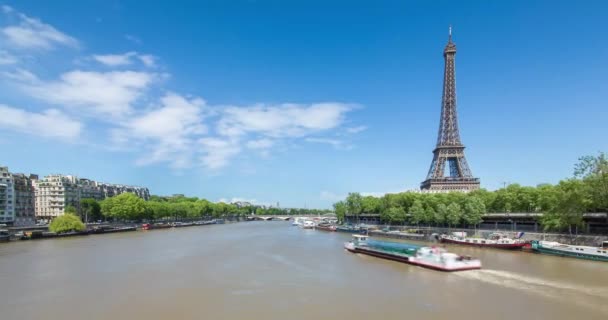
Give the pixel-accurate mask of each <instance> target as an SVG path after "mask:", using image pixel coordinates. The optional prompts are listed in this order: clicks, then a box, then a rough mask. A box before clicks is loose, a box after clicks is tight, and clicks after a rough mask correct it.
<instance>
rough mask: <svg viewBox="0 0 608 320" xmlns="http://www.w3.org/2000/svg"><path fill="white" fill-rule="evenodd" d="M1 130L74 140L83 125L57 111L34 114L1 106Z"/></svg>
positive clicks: (49, 110) (51, 110)
mask: <svg viewBox="0 0 608 320" xmlns="http://www.w3.org/2000/svg"><path fill="white" fill-rule="evenodd" d="M0 114H1V115H2V116H1V117H0V128H4V129H8V130H14V131H18V132H23V133H27V134H32V135H37V136H42V137H51V138H60V139H66V140H72V139H75V138H77V137H78V136H79V135H80V131H81V129H82V124H81V123H80V122H78V121H76V120H73V119H70V118H69V117H68V116H66V115H65V114H63V113H61V112H60V111H58V110H55V109H48V110H45V111H44V112H43V113H34V112H29V111H25V110H22V109H18V108H13V107H9V106H7V105H3V104H0Z"/></svg>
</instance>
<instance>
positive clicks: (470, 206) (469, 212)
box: [462, 196, 486, 227]
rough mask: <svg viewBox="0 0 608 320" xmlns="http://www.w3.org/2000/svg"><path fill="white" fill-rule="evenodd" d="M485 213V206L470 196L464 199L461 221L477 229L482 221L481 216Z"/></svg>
mask: <svg viewBox="0 0 608 320" xmlns="http://www.w3.org/2000/svg"><path fill="white" fill-rule="evenodd" d="M485 213H486V206H485V204H484V203H483V201H482V200H481V199H480V198H478V197H476V196H470V197H468V198H467V199H466V201H465V204H464V210H463V214H462V219H463V220H464V221H465V222H466V223H467V224H468V225H473V226H474V227H477V225H478V224H480V223H481V222H482V221H483V215H484V214H485Z"/></svg>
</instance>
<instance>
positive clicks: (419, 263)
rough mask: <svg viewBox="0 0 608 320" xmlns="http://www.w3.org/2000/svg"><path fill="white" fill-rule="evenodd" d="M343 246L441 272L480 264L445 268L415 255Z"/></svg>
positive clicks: (356, 251)
mask: <svg viewBox="0 0 608 320" xmlns="http://www.w3.org/2000/svg"><path fill="white" fill-rule="evenodd" d="M345 248H346V250H348V251H350V252H352V253H362V254H366V255H369V256H373V257H377V258H382V259H386V260H392V261H397V262H401V263H407V264H411V265H415V266H419V267H423V268H427V269H432V270H437V271H443V272H454V271H466V270H476V269H481V266H466V267H458V268H446V267H443V266H441V265H436V264H431V263H427V262H423V261H418V260H417V259H416V258H415V257H407V256H403V255H396V254H391V253H388V252H382V251H377V250H368V249H364V248H361V247H356V246H346V247H345Z"/></svg>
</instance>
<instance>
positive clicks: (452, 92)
mask: <svg viewBox="0 0 608 320" xmlns="http://www.w3.org/2000/svg"><path fill="white" fill-rule="evenodd" d="M455 56H456V45H455V44H454V42H452V26H450V30H449V38H448V44H447V45H446V46H445V50H444V51H443V58H444V60H445V69H444V74H443V95H442V97H441V118H440V120H439V133H438V134H437V148H442V147H464V146H463V145H462V143H461V141H460V131H459V130H458V112H457V110H456V68H455Z"/></svg>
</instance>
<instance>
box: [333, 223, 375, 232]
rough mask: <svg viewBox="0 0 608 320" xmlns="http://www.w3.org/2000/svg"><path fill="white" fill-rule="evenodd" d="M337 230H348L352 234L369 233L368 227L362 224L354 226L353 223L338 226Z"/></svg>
mask: <svg viewBox="0 0 608 320" xmlns="http://www.w3.org/2000/svg"><path fill="white" fill-rule="evenodd" d="M336 231H338V232H348V233H350V234H353V233H359V234H367V231H368V230H367V228H365V227H360V226H352V225H342V226H337V227H336Z"/></svg>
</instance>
